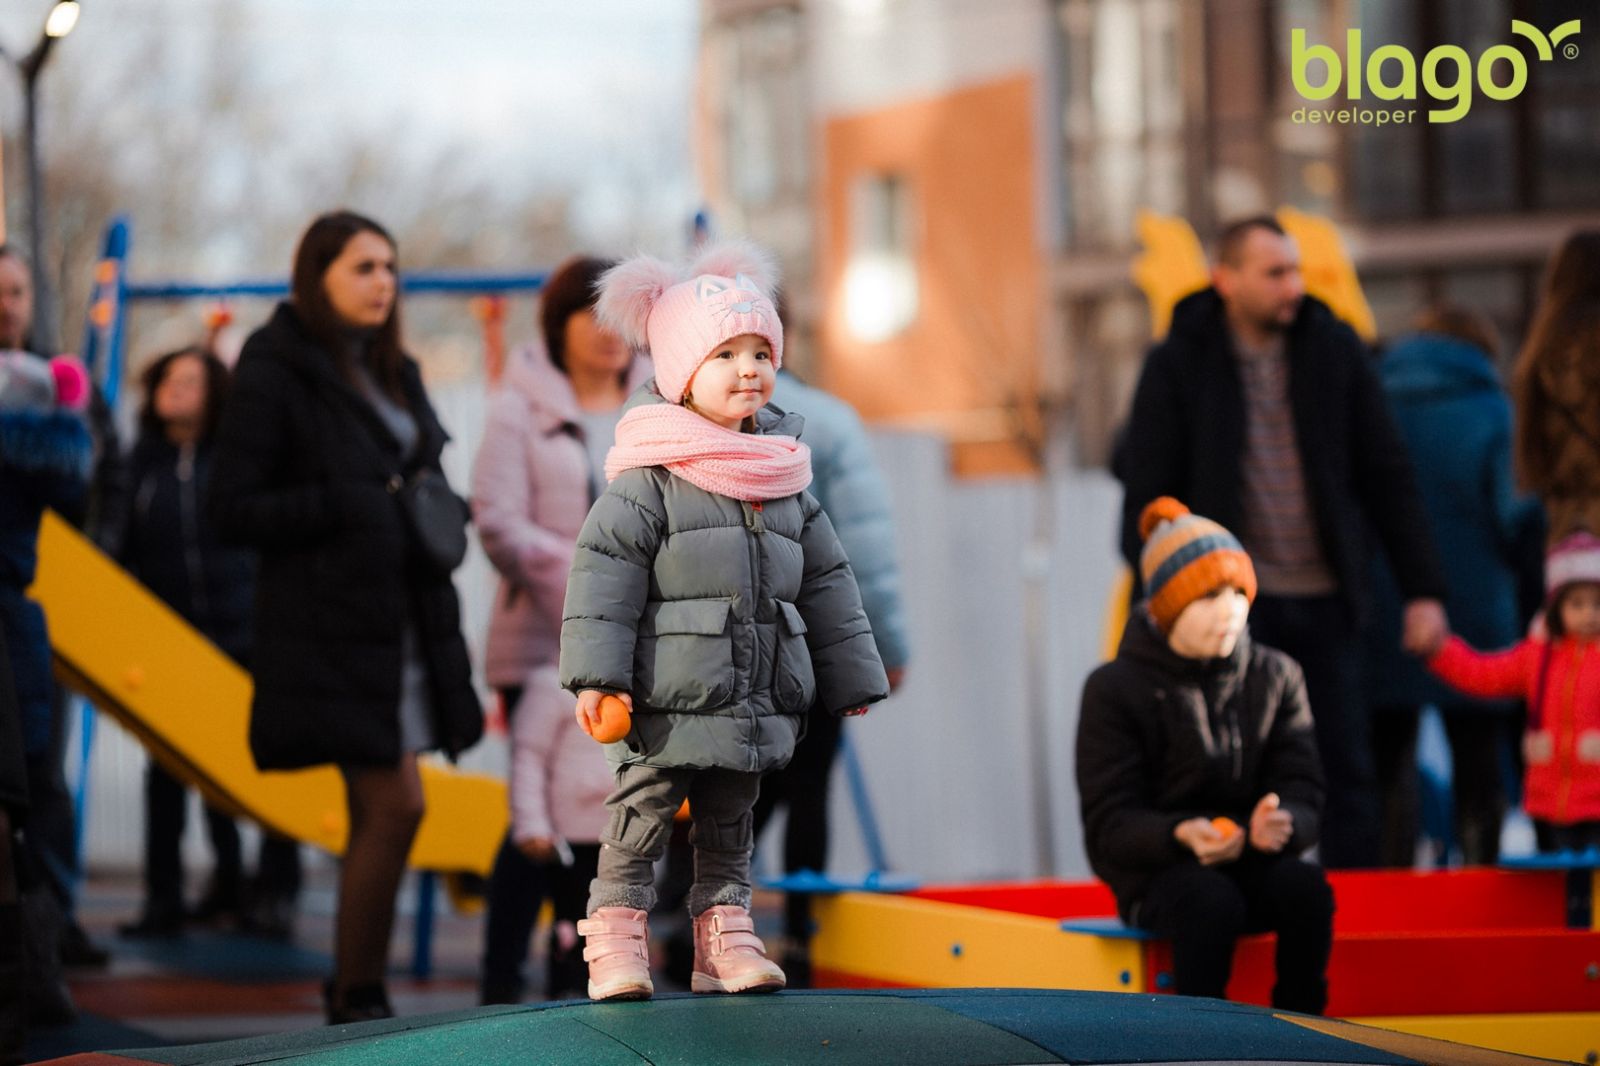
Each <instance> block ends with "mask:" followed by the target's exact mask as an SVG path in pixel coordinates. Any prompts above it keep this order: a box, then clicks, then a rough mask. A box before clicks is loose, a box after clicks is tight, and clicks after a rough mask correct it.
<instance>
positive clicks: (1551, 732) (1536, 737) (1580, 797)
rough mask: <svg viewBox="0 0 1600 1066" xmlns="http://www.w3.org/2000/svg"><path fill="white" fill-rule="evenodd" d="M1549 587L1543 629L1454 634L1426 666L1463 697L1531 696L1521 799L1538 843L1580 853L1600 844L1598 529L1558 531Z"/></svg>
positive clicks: (1547, 579) (1548, 574)
mask: <svg viewBox="0 0 1600 1066" xmlns="http://www.w3.org/2000/svg"><path fill="white" fill-rule="evenodd" d="M1545 586H1546V588H1547V589H1548V590H1549V598H1548V600H1547V606H1546V608H1545V630H1546V633H1545V635H1543V636H1536V637H1529V638H1528V639H1526V640H1524V641H1522V642H1521V643H1520V644H1517V645H1515V646H1514V647H1511V648H1508V649H1506V650H1505V651H1500V652H1492V653H1485V652H1480V651H1474V650H1473V649H1472V648H1471V647H1469V646H1468V645H1467V643H1466V642H1465V641H1463V640H1461V639H1460V638H1459V637H1451V638H1450V640H1449V641H1448V642H1447V643H1446V644H1445V646H1444V647H1443V648H1442V649H1440V651H1439V653H1438V654H1437V655H1435V656H1434V657H1433V658H1432V659H1430V660H1429V661H1428V668H1429V669H1430V670H1432V671H1433V672H1434V673H1435V674H1438V675H1439V677H1440V678H1442V679H1443V680H1444V681H1445V682H1446V683H1447V684H1449V685H1452V686H1454V687H1455V688H1458V689H1460V690H1461V691H1462V692H1465V693H1467V694H1468V695H1469V696H1478V697H1480V698H1486V699H1487V698H1493V697H1496V696H1500V697H1505V696H1521V697H1523V698H1524V699H1526V700H1527V702H1528V729H1527V732H1526V733H1525V734H1524V735H1523V738H1522V751H1523V756H1524V761H1525V762H1526V763H1527V776H1526V778H1525V780H1524V783H1523V801H1522V804H1523V806H1524V807H1525V808H1526V809H1527V811H1528V816H1529V817H1530V818H1532V819H1533V827H1534V832H1535V834H1536V835H1537V837H1538V844H1539V850H1540V851H1561V850H1573V851H1581V850H1583V849H1584V848H1587V847H1600V537H1596V536H1594V535H1593V534H1592V533H1588V532H1585V531H1583V530H1579V531H1578V532H1576V533H1570V534H1568V535H1567V536H1565V537H1563V538H1562V539H1561V540H1560V542H1558V543H1557V544H1556V546H1555V547H1554V548H1552V549H1550V554H1549V556H1548V558H1547V559H1546V560H1545Z"/></svg>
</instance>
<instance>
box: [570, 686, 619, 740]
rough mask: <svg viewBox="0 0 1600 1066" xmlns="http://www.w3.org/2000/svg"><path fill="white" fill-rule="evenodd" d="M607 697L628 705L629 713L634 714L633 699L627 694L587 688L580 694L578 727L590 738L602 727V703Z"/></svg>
mask: <svg viewBox="0 0 1600 1066" xmlns="http://www.w3.org/2000/svg"><path fill="white" fill-rule="evenodd" d="M606 696H615V697H616V698H617V699H619V700H621V701H622V702H623V703H625V704H627V705H628V713H629V714H632V713H633V697H632V696H630V695H628V694H627V693H626V692H602V691H600V690H599V689H597V688H586V689H584V690H583V691H582V692H579V693H578V709H577V712H576V714H577V719H578V725H580V726H582V727H583V731H584V732H585V733H588V734H589V735H590V736H594V731H595V729H596V728H597V727H598V726H599V725H600V701H601V699H603V698H604V697H606Z"/></svg>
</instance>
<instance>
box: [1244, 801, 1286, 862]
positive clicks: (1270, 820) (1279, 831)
mask: <svg viewBox="0 0 1600 1066" xmlns="http://www.w3.org/2000/svg"><path fill="white" fill-rule="evenodd" d="M1292 836H1294V815H1292V814H1290V813H1289V812H1288V811H1286V810H1284V809H1283V808H1282V807H1280V806H1279V805H1278V794H1277V793H1276V792H1268V793H1267V794H1266V795H1265V796H1262V797H1261V800H1260V802H1258V803H1257V804H1256V809H1255V810H1253V811H1251V812H1250V843H1251V845H1253V846H1254V847H1255V849H1256V850H1257V851H1266V852H1271V853H1272V854H1277V853H1278V852H1280V851H1282V850H1283V849H1284V848H1285V847H1286V846H1288V843H1289V838H1290V837H1292Z"/></svg>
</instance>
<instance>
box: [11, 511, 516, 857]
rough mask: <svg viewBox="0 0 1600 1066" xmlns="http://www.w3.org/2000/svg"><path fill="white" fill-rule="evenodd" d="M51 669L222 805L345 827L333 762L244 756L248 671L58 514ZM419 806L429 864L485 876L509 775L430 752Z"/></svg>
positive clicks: (51, 519)
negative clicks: (463, 767)
mask: <svg viewBox="0 0 1600 1066" xmlns="http://www.w3.org/2000/svg"><path fill="white" fill-rule="evenodd" d="M31 594H32V596H33V597H34V598H35V599H36V600H38V601H39V603H40V604H41V605H43V607H44V611H45V615H46V617H47V618H48V619H49V625H50V642H51V645H52V647H53V649H54V651H55V659H56V666H57V669H58V671H59V672H60V673H61V674H62V676H63V677H65V678H66V680H67V683H68V684H69V685H70V686H71V687H73V688H75V689H77V690H79V691H81V692H83V693H84V694H85V695H87V696H89V697H90V698H91V699H92V700H93V701H94V703H95V705H96V706H97V707H99V708H100V709H101V710H102V711H104V712H106V713H108V714H110V715H111V716H112V717H114V718H116V719H117V721H119V722H120V723H122V725H123V726H125V727H126V728H127V729H128V730H129V731H130V732H131V733H133V734H134V735H135V736H136V737H138V738H139V740H140V742H141V743H143V744H144V746H145V747H146V748H147V749H148V750H149V751H150V752H151V753H152V754H153V755H154V756H155V757H156V758H157V759H158V760H160V762H161V764H162V765H163V766H165V767H166V768H167V769H168V770H169V771H171V772H172V773H173V775H174V776H176V777H177V778H178V779H179V780H181V781H184V782H186V783H188V784H190V785H193V786H195V787H196V788H199V789H200V790H201V792H203V793H204V794H205V796H206V798H207V799H208V800H210V801H211V802H212V803H214V804H216V805H217V806H219V807H221V808H222V809H224V810H228V811H231V812H233V813H234V814H238V815H242V816H244V817H246V818H250V819H252V820H253V821H256V822H259V823H260V824H261V825H263V826H266V827H268V828H270V829H272V830H273V831H274V832H277V833H280V834H282V835H284V836H288V837H293V838H295V839H297V840H302V841H305V842H306V843H308V844H314V845H316V846H317V847H320V848H324V849H326V850H327V851H330V852H333V853H334V854H338V853H339V852H341V851H343V850H344V844H345V836H346V834H347V833H348V831H349V826H348V824H347V820H346V818H345V804H344V782H343V781H342V780H341V779H340V777H339V774H338V772H337V771H336V770H334V769H333V768H332V767H326V766H325V767H318V768H316V769H313V770H298V771H294V772H291V773H278V772H274V773H262V772H261V771H259V770H257V769H256V767H255V763H254V761H252V759H251V758H250V749H249V746H248V744H247V740H246V738H247V735H248V725H249V718H250V675H249V674H247V673H246V672H245V671H244V670H242V669H240V668H239V666H238V665H237V664H235V663H234V662H233V660H231V659H229V658H228V657H227V656H226V655H224V654H223V653H222V652H221V651H219V650H217V648H216V647H215V646H214V645H212V644H211V642H210V641H208V640H206V639H205V638H204V637H202V636H201V635H200V634H199V633H198V632H196V631H195V630H194V629H193V628H192V627H191V626H190V625H189V624H188V623H186V622H185V621H184V620H183V619H182V618H180V617H178V615H177V614H176V613H174V612H173V611H172V609H171V608H169V607H168V606H167V605H166V604H164V603H162V602H161V601H160V600H159V599H157V598H156V597H155V596H154V595H153V594H152V593H150V592H149V591H148V590H147V589H145V587H144V586H143V585H141V584H139V583H138V582H137V581H135V580H134V579H133V578H131V577H129V576H128V575H127V574H126V573H125V572H124V571H123V570H122V569H121V568H120V567H118V566H117V565H116V564H115V563H114V562H112V561H111V560H110V559H109V558H107V557H106V556H105V555H104V554H103V553H101V552H100V550H99V549H98V548H96V547H95V546H94V545H93V544H91V543H90V542H89V541H88V540H87V539H85V538H84V537H83V535H82V534H80V533H78V532H77V531H76V530H74V529H73V528H72V527H71V526H69V525H68V524H67V523H66V522H64V521H63V520H62V519H61V518H59V517H58V516H57V515H55V514H46V515H45V521H44V526H43V529H42V530H41V533H40V536H39V576H38V579H37V580H36V581H35V582H34V585H33V588H32V590H31ZM422 785H423V790H424V792H425V794H426V797H427V814H426V815H424V817H423V819H422V828H421V830H420V831H419V832H418V834H417V840H416V843H415V844H414V845H413V846H412V849H411V865H413V866H415V867H418V868H420V869H425V870H438V871H442V872H469V873H477V874H483V875H487V874H488V873H489V870H490V868H491V867H492V866H493V865H494V857H495V852H496V851H497V850H498V849H499V846H500V840H501V838H502V837H503V836H504V835H505V831H506V822H507V819H508V813H507V809H506V789H505V784H504V783H503V782H501V781H500V780H499V779H497V778H494V777H490V776H488V775H485V774H468V773H461V772H458V771H456V770H453V769H451V768H450V767H449V766H448V765H446V764H444V763H442V762H439V761H436V760H432V759H429V760H425V761H424V763H423V766H422Z"/></svg>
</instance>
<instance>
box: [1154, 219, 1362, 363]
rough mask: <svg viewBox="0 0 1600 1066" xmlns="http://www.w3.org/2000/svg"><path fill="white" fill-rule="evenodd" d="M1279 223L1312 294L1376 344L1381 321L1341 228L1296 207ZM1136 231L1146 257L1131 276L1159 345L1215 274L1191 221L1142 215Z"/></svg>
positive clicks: (1279, 220)
mask: <svg viewBox="0 0 1600 1066" xmlns="http://www.w3.org/2000/svg"><path fill="white" fill-rule="evenodd" d="M1277 218H1278V222H1279V223H1280V224H1281V225H1282V226H1283V228H1284V230H1285V231H1286V232H1287V233H1288V234H1289V236H1291V237H1293V238H1294V241H1295V244H1296V245H1297V246H1298V247H1299V249H1300V272H1301V275H1302V276H1303V277H1304V278H1305V285H1306V291H1307V292H1309V293H1310V294H1311V295H1312V296H1315V297H1316V298H1317V299H1319V300H1321V301H1322V302H1323V303H1325V304H1327V305H1328V306H1329V307H1330V308H1332V310H1333V313H1334V314H1336V315H1338V316H1339V317H1340V318H1342V319H1344V320H1345V321H1346V322H1347V323H1349V324H1350V326H1351V328H1353V329H1354V330H1355V331H1356V332H1357V333H1359V334H1360V335H1361V337H1362V338H1363V339H1364V340H1366V341H1368V342H1371V341H1373V340H1376V339H1377V336H1378V326H1377V321H1376V319H1374V318H1373V315H1372V307H1371V306H1370V305H1369V304H1368V303H1367V297H1366V294H1365V293H1363V292H1362V291H1361V279H1360V278H1359V277H1357V276H1356V268H1355V264H1354V263H1352V262H1351V260H1350V253H1349V252H1348V251H1347V250H1346V248H1345V245H1344V239H1343V238H1342V237H1341V236H1340V235H1339V230H1338V227H1336V226H1335V225H1334V224H1333V223H1332V222H1331V221H1329V220H1328V219H1326V218H1323V217H1321V216H1320V215H1309V214H1306V213H1305V212H1304V211H1297V210H1295V209H1294V208H1292V207H1281V208H1279V209H1278V212H1277ZM1135 226H1136V228H1137V230H1138V236H1139V243H1140V244H1141V245H1142V246H1143V251H1141V252H1140V253H1139V255H1138V256H1136V257H1135V258H1134V260H1133V263H1132V266H1131V267H1130V270H1131V273H1132V275H1133V280H1134V283H1135V284H1137V285H1138V286H1139V288H1140V290H1141V291H1142V292H1143V293H1144V295H1145V299H1146V300H1147V301H1149V304H1150V332H1151V335H1152V336H1153V337H1155V338H1156V339H1158V340H1159V339H1160V338H1162V337H1165V336H1166V335H1167V327H1168V326H1170V325H1171V323H1172V309H1173V308H1174V307H1176V306H1177V304H1178V301H1179V300H1181V299H1183V298H1184V297H1185V296H1188V295H1189V294H1190V293H1194V292H1199V291H1200V290H1201V289H1203V288H1205V287H1206V286H1208V285H1210V284H1211V271H1210V269H1209V268H1208V266H1207V265H1206V256H1205V251H1204V250H1203V249H1202V248H1201V246H1200V239H1199V238H1198V237H1196V236H1195V232H1194V228H1193V227H1192V226H1190V225H1189V223H1188V221H1187V220H1185V219H1182V218H1179V217H1177V216H1176V215H1163V214H1159V213H1157V212H1155V211H1149V210H1140V212H1139V216H1138V220H1137V222H1136V223H1135Z"/></svg>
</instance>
